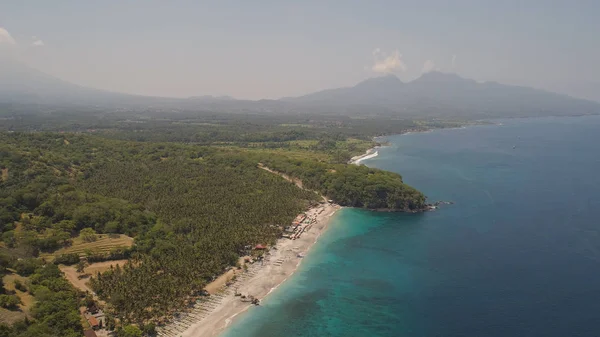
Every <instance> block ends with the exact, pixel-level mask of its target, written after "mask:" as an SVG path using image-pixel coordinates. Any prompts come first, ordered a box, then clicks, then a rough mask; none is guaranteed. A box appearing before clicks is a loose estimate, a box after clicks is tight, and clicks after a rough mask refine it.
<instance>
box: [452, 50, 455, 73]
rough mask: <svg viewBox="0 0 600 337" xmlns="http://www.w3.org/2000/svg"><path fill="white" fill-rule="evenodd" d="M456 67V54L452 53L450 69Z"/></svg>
mask: <svg viewBox="0 0 600 337" xmlns="http://www.w3.org/2000/svg"><path fill="white" fill-rule="evenodd" d="M454 68H456V54H454V55H452V69H454Z"/></svg>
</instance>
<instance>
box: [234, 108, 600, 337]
mask: <svg viewBox="0 0 600 337" xmlns="http://www.w3.org/2000/svg"><path fill="white" fill-rule="evenodd" d="M502 122H503V125H502V126H478V127H470V128H466V129H455V130H438V131H434V132H430V133H421V134H411V135H404V136H393V137H389V138H388V140H389V141H390V142H391V146H389V147H386V148H383V149H380V150H379V156H378V157H376V158H374V159H372V160H368V161H365V162H364V163H365V164H367V165H369V166H373V167H379V168H383V169H387V170H391V171H396V172H399V173H401V174H402V175H403V176H404V179H405V181H406V182H407V183H409V184H411V185H413V186H415V187H417V188H419V189H420V190H422V191H424V192H425V193H426V194H427V195H428V196H429V198H430V200H451V201H454V202H455V204H454V205H449V206H444V207H442V208H441V209H440V210H438V211H435V212H429V213H426V214H417V215H407V214H389V213H373V212H367V211H362V210H356V209H344V210H342V211H340V212H339V213H338V214H337V215H336V216H335V218H334V219H333V220H332V223H331V226H330V228H329V230H328V231H327V232H326V233H325V234H324V235H323V236H322V237H321V238H320V239H319V242H318V243H317V244H316V245H315V246H314V248H313V249H312V250H311V251H310V253H309V254H308V256H307V257H306V258H305V260H304V261H303V263H302V265H301V266H300V268H299V270H298V271H297V272H296V274H295V275H294V276H293V277H292V278H291V279H290V280H288V282H286V283H284V284H283V285H282V286H281V287H280V288H278V289H277V290H276V291H275V292H274V293H272V294H271V295H270V296H269V297H267V299H266V300H265V301H263V305H261V306H260V307H256V308H251V310H249V311H248V312H247V313H245V314H242V315H241V316H240V318H239V319H237V320H236V321H235V322H234V324H233V325H232V327H231V328H229V329H228V330H227V331H226V332H225V333H224V334H223V335H224V336H226V337H232V336H427V337H429V336H457V337H458V336H550V337H552V336H557V337H558V336H561V337H563V336H590V337H595V336H600V325H598V318H599V317H600V301H598V298H600V268H599V267H600V233H599V231H598V230H599V229H600V220H599V219H600V145H599V144H600V118H599V117H581V118H548V119H526V120H511V121H502Z"/></svg>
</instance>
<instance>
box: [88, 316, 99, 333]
mask: <svg viewBox="0 0 600 337" xmlns="http://www.w3.org/2000/svg"><path fill="white" fill-rule="evenodd" d="M87 320H88V323H90V326H91V327H92V329H94V330H97V329H98V328H99V327H100V325H99V324H98V320H97V319H96V317H94V316H89V317H88V318H87Z"/></svg>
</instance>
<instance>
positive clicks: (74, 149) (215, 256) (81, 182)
mask: <svg viewBox="0 0 600 337" xmlns="http://www.w3.org/2000/svg"><path fill="white" fill-rule="evenodd" d="M274 144H278V143H274ZM349 144H362V143H360V142H358V143H357V142H356V141H354V142H350V141H348V140H344V139H341V140H337V141H336V140H332V139H329V140H325V139H321V140H318V139H316V140H314V141H311V142H310V143H308V144H306V145H302V143H299V144H297V145H296V146H298V147H297V148H296V150H291V149H288V150H285V149H283V148H275V149H272V148H270V147H269V146H266V147H264V148H252V149H243V148H240V147H227V148H218V147H207V146H197V145H183V144H176V143H157V142H131V141H117V140H111V139H105V138H100V137H93V136H87V135H76V134H58V133H0V154H1V156H0V158H1V161H0V169H2V180H1V182H0V187H1V188H0V230H1V231H2V241H3V244H4V246H5V247H6V248H5V249H4V253H5V254H6V257H7V258H6V261H7V262H6V263H5V264H4V265H5V266H7V267H14V264H15V263H16V260H14V257H15V256H17V255H18V256H20V257H23V258H25V259H24V260H22V261H25V262H26V263H30V264H34V265H35V266H41V265H43V262H41V261H40V260H37V259H36V257H37V256H38V255H39V254H40V253H44V256H45V254H52V253H54V252H56V251H68V249H67V250H65V249H64V248H65V247H68V246H69V245H70V244H72V242H73V241H74V238H76V237H78V236H79V239H78V240H80V241H81V239H83V240H87V238H88V237H91V238H94V236H95V235H96V234H94V233H104V234H110V233H118V234H127V235H129V236H132V237H134V239H135V244H134V246H133V247H131V248H126V247H125V248H123V247H121V248H119V249H115V250H114V251H110V252H102V253H98V254H96V253H93V254H92V255H89V256H86V258H87V259H88V260H89V261H102V260H106V259H109V260H110V259H123V258H131V259H132V263H130V264H127V265H125V267H123V268H118V269H114V270H109V271H108V272H106V273H104V274H102V275H95V276H94V279H93V280H92V286H93V288H94V290H95V291H96V293H97V294H98V295H99V296H100V297H101V298H102V299H104V300H106V301H107V302H108V303H110V310H109V312H110V313H111V314H112V315H114V316H115V317H117V318H119V319H120V321H121V322H122V323H123V324H127V323H137V324H140V325H143V324H144V323H147V322H150V321H152V320H156V319H159V318H162V317H168V316H169V315H170V314H172V313H174V312H175V311H177V310H178V309H179V308H181V306H182V305H185V304H186V303H187V301H190V300H193V299H194V297H195V296H197V295H198V292H199V291H200V290H201V289H202V288H203V287H204V285H205V284H206V283H207V282H209V281H210V280H211V279H212V278H213V277H214V276H216V275H218V274H220V273H221V272H223V270H224V269H225V268H226V267H227V266H232V265H235V264H236V262H237V259H238V257H239V256H240V255H241V254H245V253H246V251H245V247H246V246H247V245H249V244H257V243H273V242H274V241H275V239H276V238H278V237H279V236H280V235H281V231H282V226H285V225H287V224H288V223H290V222H291V220H292V219H293V218H294V217H295V216H296V215H297V214H298V213H299V212H301V211H302V210H303V209H305V208H306V207H307V206H308V205H309V204H311V203H315V202H316V201H317V200H320V198H319V196H318V195H317V194H315V193H313V192H309V191H304V190H301V189H299V188H297V187H296V186H295V185H294V184H292V183H290V182H287V181H285V180H284V179H282V178H281V177H279V176H278V175H275V174H272V173H269V172H266V171H264V170H262V169H259V168H258V167H257V164H258V162H259V161H264V162H268V163H273V164H274V166H276V168H277V169H282V170H283V168H284V166H285V165H286V163H288V165H292V166H296V168H295V169H294V170H290V172H293V173H294V174H296V175H298V176H299V177H301V178H303V179H305V180H306V182H307V184H308V185H309V186H314V188H315V189H318V190H319V191H321V192H322V193H324V194H326V195H328V196H329V197H330V198H333V199H334V200H336V201H339V202H340V203H342V204H345V205H350V206H357V207H367V208H380V207H389V208H395V209H401V210H407V211H409V210H417V209H419V208H420V207H421V206H422V203H423V202H424V197H423V196H422V195H421V194H420V193H418V192H417V191H415V190H414V189H411V188H409V187H407V186H405V185H404V184H402V181H401V177H400V176H398V175H396V174H392V173H385V172H382V171H379V170H370V169H367V168H365V167H356V166H347V165H342V164H331V163H329V162H328V161H325V162H323V161H319V160H321V159H319V158H331V160H332V161H336V159H335V153H336V151H337V150H336V149H347V148H348V147H349ZM302 146H307V148H306V149H301V147H302ZM359 148H360V149H361V151H362V150H364V148H363V147H359ZM286 152H288V153H289V155H288V154H286ZM292 157H294V159H291V158H292ZM344 158H345V156H344ZM337 161H339V160H337ZM276 162H277V165H275V163H276ZM298 165H300V166H298ZM332 171H335V172H337V173H336V174H333V175H330V174H329V173H327V172H332ZM310 177H317V178H318V179H311V178H310ZM363 189H364V191H362V192H360V193H358V194H357V193H356V192H357V191H361V190H363ZM78 259H79V255H78V254H64V255H58V256H56V261H55V263H67V264H72V263H76V262H77V261H78ZM25 262H24V263H25ZM36 268H37V267H36ZM34 269H35V268H34ZM36 298H37V295H36ZM40 301H43V299H42V298H40ZM149 308H151V310H149ZM72 309H73V310H76V309H77V307H76V306H75V307H74V308H72ZM17 328H18V329H21V328H19V327H18V326H17Z"/></svg>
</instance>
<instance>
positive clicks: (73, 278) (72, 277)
mask: <svg viewBox="0 0 600 337" xmlns="http://www.w3.org/2000/svg"><path fill="white" fill-rule="evenodd" d="M125 263H127V260H114V261H104V262H96V263H92V264H90V265H88V266H86V267H85V268H84V269H83V273H78V272H77V270H76V269H77V268H76V267H74V266H63V265H61V266H60V267H59V268H60V270H61V271H62V272H63V273H65V278H66V279H67V280H68V281H69V282H71V284H72V285H73V286H74V287H75V288H77V289H79V290H81V291H84V292H85V291H89V292H90V293H91V292H92V289H91V288H90V286H89V285H88V282H89V281H90V279H89V278H81V279H80V278H79V277H78V276H79V275H81V274H90V275H96V274H97V273H103V272H105V271H107V270H109V269H110V268H111V266H113V267H116V266H117V265H119V266H121V267H123V266H124V265H125Z"/></svg>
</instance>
